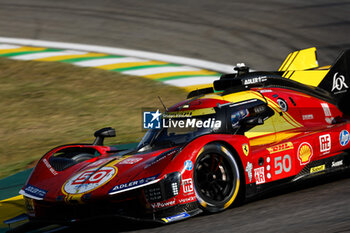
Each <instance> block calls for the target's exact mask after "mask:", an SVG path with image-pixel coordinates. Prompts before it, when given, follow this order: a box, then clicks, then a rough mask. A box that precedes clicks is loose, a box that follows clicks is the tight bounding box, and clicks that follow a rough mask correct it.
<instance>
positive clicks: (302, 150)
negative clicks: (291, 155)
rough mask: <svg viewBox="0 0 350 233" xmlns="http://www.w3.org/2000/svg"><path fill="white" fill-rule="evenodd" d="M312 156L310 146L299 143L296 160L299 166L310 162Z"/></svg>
mask: <svg viewBox="0 0 350 233" xmlns="http://www.w3.org/2000/svg"><path fill="white" fill-rule="evenodd" d="M312 155H313V150H312V146H311V145H310V144H309V143H307V142H303V143H301V144H300V146H299V148H298V160H299V161H300V165H306V164H308V163H309V162H310V160H311V157H312Z"/></svg>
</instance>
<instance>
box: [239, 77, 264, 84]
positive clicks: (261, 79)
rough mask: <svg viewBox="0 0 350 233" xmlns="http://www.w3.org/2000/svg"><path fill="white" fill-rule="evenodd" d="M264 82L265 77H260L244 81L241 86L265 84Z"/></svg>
mask: <svg viewBox="0 0 350 233" xmlns="http://www.w3.org/2000/svg"><path fill="white" fill-rule="evenodd" d="M266 80H267V78H266V76H261V77H255V78H249V79H244V80H242V81H243V85H249V84H255V83H261V82H265V81H266Z"/></svg>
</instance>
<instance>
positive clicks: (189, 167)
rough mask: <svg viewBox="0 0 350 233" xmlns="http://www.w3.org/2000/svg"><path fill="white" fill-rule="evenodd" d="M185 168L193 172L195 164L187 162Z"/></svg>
mask: <svg viewBox="0 0 350 233" xmlns="http://www.w3.org/2000/svg"><path fill="white" fill-rule="evenodd" d="M184 166H185V169H186V170H187V171H191V170H192V169H193V162H192V161H191V160H186V161H185V164H184Z"/></svg>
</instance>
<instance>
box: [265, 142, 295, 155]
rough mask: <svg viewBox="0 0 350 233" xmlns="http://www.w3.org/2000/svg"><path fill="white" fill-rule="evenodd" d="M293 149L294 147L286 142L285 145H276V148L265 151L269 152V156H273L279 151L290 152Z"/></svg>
mask: <svg viewBox="0 0 350 233" xmlns="http://www.w3.org/2000/svg"><path fill="white" fill-rule="evenodd" d="M293 148H294V147H293V143H292V142H286V143H282V144H278V145H276V146H272V147H269V148H266V149H267V150H268V151H269V152H270V154H274V153H278V152H281V151H286V150H291V149H293Z"/></svg>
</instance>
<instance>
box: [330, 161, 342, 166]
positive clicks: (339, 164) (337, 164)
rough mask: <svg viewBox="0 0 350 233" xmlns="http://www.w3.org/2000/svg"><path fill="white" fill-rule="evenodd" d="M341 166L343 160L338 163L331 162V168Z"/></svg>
mask: <svg viewBox="0 0 350 233" xmlns="http://www.w3.org/2000/svg"><path fill="white" fill-rule="evenodd" d="M342 165H343V160H339V161H333V162H332V167H339V166H342Z"/></svg>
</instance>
